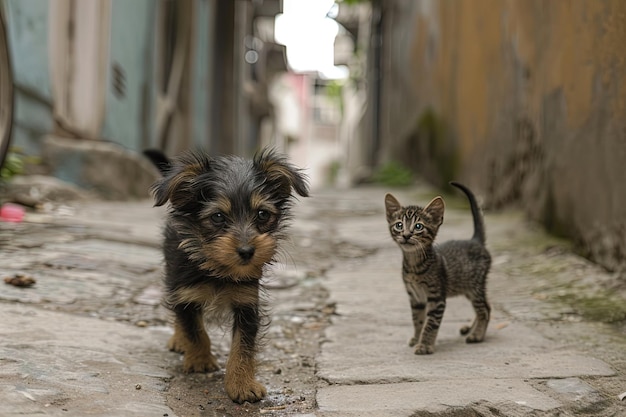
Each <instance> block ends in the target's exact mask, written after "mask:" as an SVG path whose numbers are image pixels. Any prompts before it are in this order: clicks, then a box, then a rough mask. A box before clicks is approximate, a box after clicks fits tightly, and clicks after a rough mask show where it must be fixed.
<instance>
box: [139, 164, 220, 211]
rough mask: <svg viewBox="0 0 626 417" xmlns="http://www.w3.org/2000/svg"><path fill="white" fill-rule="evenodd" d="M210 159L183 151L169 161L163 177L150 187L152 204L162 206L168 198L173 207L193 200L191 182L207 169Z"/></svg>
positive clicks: (193, 194)
mask: <svg viewBox="0 0 626 417" xmlns="http://www.w3.org/2000/svg"><path fill="white" fill-rule="evenodd" d="M209 164H210V159H209V158H208V157H203V156H202V155H200V154H194V153H185V154H183V155H181V156H180V157H178V158H176V159H175V160H174V161H172V162H171V163H170V166H169V169H168V170H167V171H165V172H164V175H163V178H161V179H160V180H158V181H157V182H155V183H154V185H153V186H152V188H151V191H152V195H153V196H154V205H155V206H162V205H163V204H165V203H167V201H168V200H169V201H170V202H171V203H172V205H173V206H174V207H182V206H184V205H186V204H187V203H190V202H192V201H194V200H195V193H194V190H193V187H192V185H193V183H194V181H195V180H196V178H197V177H198V176H199V175H200V174H202V173H203V172H206V171H207V170H208V169H209Z"/></svg>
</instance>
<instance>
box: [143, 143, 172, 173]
mask: <svg viewBox="0 0 626 417" xmlns="http://www.w3.org/2000/svg"><path fill="white" fill-rule="evenodd" d="M143 154H144V155H145V156H146V157H147V158H148V159H149V160H150V162H152V163H153V164H154V166H155V167H157V169H158V170H159V172H160V173H161V174H165V173H166V172H167V171H169V169H170V168H171V166H172V164H171V162H170V160H169V159H168V158H167V156H165V154H164V153H163V152H161V151H160V150H158V149H146V150H144V151H143Z"/></svg>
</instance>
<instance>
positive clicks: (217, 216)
mask: <svg viewBox="0 0 626 417" xmlns="http://www.w3.org/2000/svg"><path fill="white" fill-rule="evenodd" d="M211 221H212V222H213V223H214V224H218V225H219V224H224V222H225V221H226V217H225V216H224V215H223V214H222V213H213V214H211Z"/></svg>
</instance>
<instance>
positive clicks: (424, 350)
mask: <svg viewBox="0 0 626 417" xmlns="http://www.w3.org/2000/svg"><path fill="white" fill-rule="evenodd" d="M434 352H435V349H434V348H433V346H432V345H425V344H423V343H420V344H419V345H417V346H415V354H416V355H430V354H432V353H434Z"/></svg>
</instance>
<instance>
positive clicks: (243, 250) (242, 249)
mask: <svg viewBox="0 0 626 417" xmlns="http://www.w3.org/2000/svg"><path fill="white" fill-rule="evenodd" d="M254 251H255V249H254V246H252V245H242V246H239V247H238V248H237V253H238V254H239V257H240V258H241V260H242V261H243V262H244V263H248V262H250V260H251V259H252V257H253V256H254Z"/></svg>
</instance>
